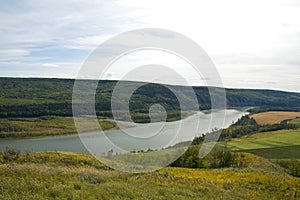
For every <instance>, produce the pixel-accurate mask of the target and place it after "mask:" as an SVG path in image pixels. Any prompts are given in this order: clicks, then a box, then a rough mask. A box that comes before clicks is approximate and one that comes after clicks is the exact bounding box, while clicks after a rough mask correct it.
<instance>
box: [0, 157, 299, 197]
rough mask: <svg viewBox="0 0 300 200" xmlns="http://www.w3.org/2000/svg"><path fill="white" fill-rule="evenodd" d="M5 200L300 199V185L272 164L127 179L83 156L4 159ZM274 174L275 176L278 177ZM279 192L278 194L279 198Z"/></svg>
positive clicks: (0, 175) (0, 172) (0, 171)
mask: <svg viewBox="0 0 300 200" xmlns="http://www.w3.org/2000/svg"><path fill="white" fill-rule="evenodd" d="M0 163H1V164H0V180H1V181H0V191H1V192H0V199H6V200H9V199H19V198H20V197H22V199H25V200H26V199H30V200H31V199H258V200H259V199H298V198H299V197H300V196H299V192H298V191H299V190H300V180H299V179H298V178H293V177H291V176H288V175H287V174H285V173H284V172H283V171H281V170H278V169H277V168H274V167H273V168H272V166H273V165H272V164H271V163H269V162H268V161H267V160H264V159H260V158H257V159H255V162H253V163H254V164H253V165H255V164H256V165H257V164H259V166H265V167H264V168H259V167H256V168H253V166H252V167H250V168H247V167H246V168H236V169H222V170H221V169H215V170H204V169H187V168H172V167H167V168H164V169H161V170H159V171H156V172H151V173H144V174H128V173H122V172H118V171H114V170H110V169H108V168H107V167H105V166H103V165H102V164H101V163H99V162H98V161H97V160H96V159H95V158H93V157H92V156H89V155H84V154H71V153H29V154H23V155H19V156H18V157H17V158H16V157H15V158H12V159H11V160H9V159H7V157H6V158H5V159H4V157H3V154H1V155H0ZM273 170H275V171H273ZM275 191H276V192H275Z"/></svg>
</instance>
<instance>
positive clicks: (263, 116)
mask: <svg viewBox="0 0 300 200" xmlns="http://www.w3.org/2000/svg"><path fill="white" fill-rule="evenodd" d="M251 117H252V118H254V119H255V120H256V122H257V123H258V124H259V125H265V124H279V123H280V122H282V121H283V120H287V119H295V118H296V117H300V112H284V111H280V112H279V111H278V112H263V113H257V114H253V115H251Z"/></svg>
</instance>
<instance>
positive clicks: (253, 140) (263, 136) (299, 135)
mask: <svg viewBox="0 0 300 200" xmlns="http://www.w3.org/2000/svg"><path fill="white" fill-rule="evenodd" d="M294 145H300V130H299V129H298V130H280V131H272V132H265V133H256V134H253V135H250V136H244V137H241V138H234V139H232V140H231V141H230V142H228V143H227V147H228V148H230V149H231V150H248V149H261V148H273V147H283V146H294Z"/></svg>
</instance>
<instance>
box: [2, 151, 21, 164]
mask: <svg viewBox="0 0 300 200" xmlns="http://www.w3.org/2000/svg"><path fill="white" fill-rule="evenodd" d="M19 154H20V153H19V151H17V150H15V149H13V148H7V149H6V151H4V152H3V155H2V156H3V160H4V161H6V162H9V161H15V160H17V159H18V158H19Z"/></svg>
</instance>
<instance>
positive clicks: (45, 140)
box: [0, 109, 246, 155]
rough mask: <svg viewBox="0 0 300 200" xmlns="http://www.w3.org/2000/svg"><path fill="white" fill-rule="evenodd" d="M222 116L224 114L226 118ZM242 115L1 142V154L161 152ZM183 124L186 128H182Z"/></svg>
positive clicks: (234, 112) (232, 112)
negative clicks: (155, 150) (154, 131)
mask: <svg viewBox="0 0 300 200" xmlns="http://www.w3.org/2000/svg"><path fill="white" fill-rule="evenodd" d="M222 113H225V116H226V117H225V118H224V115H223V114H222ZM245 114H246V111H245V109H239V110H238V109H227V110H214V111H205V112H198V113H196V114H194V115H192V116H190V117H188V118H186V119H183V120H180V121H176V122H167V123H165V124H162V123H152V124H143V125H140V126H138V127H137V126H134V127H131V128H127V129H124V130H109V131H105V133H103V132H102V133H99V132H90V133H82V134H73V135H61V136H47V137H38V138H25V139H2V140H0V151H5V149H6V148H7V147H12V148H15V149H17V150H19V151H21V152H40V151H68V152H83V153H87V152H93V153H94V154H97V155H105V154H106V153H107V152H108V151H109V150H111V149H113V151H114V152H119V153H124V152H128V151H131V150H141V149H143V150H146V149H148V148H151V149H160V148H165V147H168V146H171V145H174V144H176V143H179V142H183V141H191V140H193V138H194V137H195V136H199V135H201V134H203V133H207V132H209V131H211V129H212V128H226V127H228V126H229V125H230V124H232V123H233V122H235V121H237V120H238V119H239V118H240V117H241V116H243V115H245ZM199 119H200V120H199ZM195 120H199V121H200V124H199V125H198V127H197V128H195V127H194V126H189V124H192V123H193V122H194V121H195ZM182 122H184V124H185V125H183V126H182V125H181V124H182ZM221 122H222V123H221ZM223 122H224V123H223ZM159 127H160V129H159V134H157V135H153V136H151V137H146V136H147V134H148V133H150V132H151V131H153V130H157V128H159ZM178 128H181V129H182V130H184V131H183V132H181V134H180V135H176V131H177V129H178ZM124 132H125V133H124ZM148 136H149V135H148ZM87 149H88V150H87ZM95 149H96V151H97V152H95Z"/></svg>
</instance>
